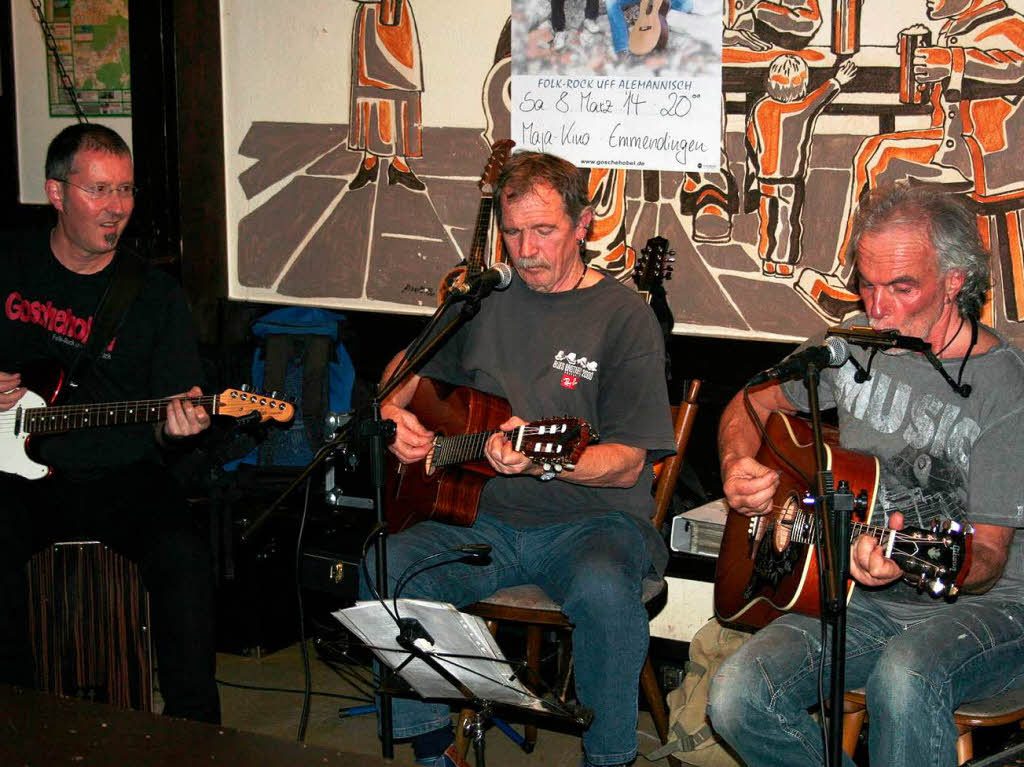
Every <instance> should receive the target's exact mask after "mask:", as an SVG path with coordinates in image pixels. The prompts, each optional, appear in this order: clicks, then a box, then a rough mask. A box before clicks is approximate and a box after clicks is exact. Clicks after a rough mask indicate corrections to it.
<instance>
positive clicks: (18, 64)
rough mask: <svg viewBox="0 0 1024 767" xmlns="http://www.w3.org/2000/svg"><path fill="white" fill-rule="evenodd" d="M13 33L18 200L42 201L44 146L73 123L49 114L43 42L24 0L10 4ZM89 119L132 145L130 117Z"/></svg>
mask: <svg viewBox="0 0 1024 767" xmlns="http://www.w3.org/2000/svg"><path fill="white" fill-rule="evenodd" d="M11 22H12V30H13V33H14V89H15V95H16V103H17V135H18V187H19V189H20V193H19V200H20V201H21V202H22V203H37V204H45V203H46V197H45V196H44V194H43V182H44V181H45V179H44V178H43V163H44V161H45V160H46V147H47V145H49V143H50V140H51V139H52V138H53V137H54V136H56V135H57V133H59V132H60V130H61V129H62V128H64V127H66V126H68V125H71V124H72V123H74V122H75V119H74V118H70V117H50V107H49V103H48V100H47V83H46V45H45V44H44V42H43V32H42V29H40V27H39V22H38V21H37V20H36V16H35V12H34V11H33V10H32V4H31V3H30V2H29V1H28V0H14V1H13V2H12V3H11ZM89 122H94V123H100V124H102V125H106V126H108V127H110V128H113V129H114V130H116V131H117V132H118V133H120V134H121V136H123V137H124V140H125V141H127V142H128V146H131V144H132V121H131V118H130V117H104V118H95V117H90V118H89Z"/></svg>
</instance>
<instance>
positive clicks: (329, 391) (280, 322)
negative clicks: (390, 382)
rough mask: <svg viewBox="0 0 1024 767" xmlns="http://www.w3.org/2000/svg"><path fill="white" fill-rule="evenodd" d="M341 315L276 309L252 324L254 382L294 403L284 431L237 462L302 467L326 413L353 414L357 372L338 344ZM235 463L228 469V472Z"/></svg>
mask: <svg viewBox="0 0 1024 767" xmlns="http://www.w3.org/2000/svg"><path fill="white" fill-rule="evenodd" d="M344 319H345V316H344V315H343V314H339V313H337V312H331V311H328V310H326V309H312V308H306V307H287V308H284V309H275V310H274V311H272V312H269V313H268V314H265V315H263V316H262V317H260V318H259V319H258V320H256V322H254V323H253V326H252V333H253V335H254V336H255V337H256V338H257V339H259V340H260V343H259V344H258V345H257V347H256V350H255V351H254V352H253V360H252V383H253V386H255V387H256V388H257V389H260V390H262V391H265V392H270V391H276V392H277V393H278V395H279V396H283V397H287V398H288V399H289V400H291V401H293V402H294V403H295V418H294V419H293V420H292V422H291V424H289V426H288V428H287V429H273V428H272V430H271V432H270V435H269V437H268V438H267V440H266V441H265V442H263V444H261V445H260V446H259V447H258V448H256V449H255V450H253V451H252V452H251V453H249V455H247V456H245V458H242V459H241V461H240V462H242V463H248V464H257V465H260V466H305V465H306V464H307V463H309V462H310V460H311V459H312V458H313V454H314V453H315V452H316V451H317V450H318V449H319V448H320V446H321V444H322V443H323V429H324V418H325V417H326V415H327V413H328V411H335V412H342V411H346V410H349V409H351V405H352V387H353V384H354V383H355V377H356V376H355V368H354V367H353V365H352V360H351V358H350V357H349V354H348V352H347V351H346V349H345V346H344V344H342V343H340V342H339V341H338V323H339V322H342V321H344ZM238 463H239V461H235V462H233V463H229V464H227V465H226V466H225V467H224V468H225V470H227V471H230V470H232V469H234V468H236V467H237V465H238Z"/></svg>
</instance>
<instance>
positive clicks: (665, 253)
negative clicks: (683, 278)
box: [633, 236, 676, 303]
mask: <svg viewBox="0 0 1024 767" xmlns="http://www.w3.org/2000/svg"><path fill="white" fill-rule="evenodd" d="M675 255H676V252H675V251H674V250H670V249H669V246H668V240H666V239H665V238H664V237H661V236H657V237H651V239H649V240H648V241H647V244H646V245H645V246H644V247H643V249H642V250H641V251H640V255H639V256H637V259H636V266H635V267H633V281H634V282H635V283H636V289H637V290H638V291H639V292H640V294H641V295H643V296H644V297H645V298H646V300H647V303H650V302H651V293H654V292H658V291H659V290H663V288H662V282H663V281H665V280H671V279H672V270H673V268H674V267H673V266H672V265H673V264H674V263H675V260H676V259H675Z"/></svg>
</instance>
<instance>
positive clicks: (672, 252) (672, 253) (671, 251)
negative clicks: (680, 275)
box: [668, 250, 676, 261]
mask: <svg viewBox="0 0 1024 767" xmlns="http://www.w3.org/2000/svg"><path fill="white" fill-rule="evenodd" d="M668 254H669V255H670V256H674V255H675V254H676V252H675V251H674V250H670V251H669V252H668ZM669 260H671V261H675V259H674V258H673V259H669Z"/></svg>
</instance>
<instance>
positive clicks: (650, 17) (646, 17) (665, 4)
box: [629, 0, 670, 56]
mask: <svg viewBox="0 0 1024 767" xmlns="http://www.w3.org/2000/svg"><path fill="white" fill-rule="evenodd" d="M669 7H670V6H669V0H640V12H639V13H638V14H637V17H636V22H635V23H634V24H633V28H632V29H631V30H630V31H629V52H630V53H632V54H633V55H634V56H646V55H647V54H648V53H650V52H651V51H653V50H655V49H658V50H660V49H662V48H664V47H665V45H666V44H667V43H668V21H667V19H666V18H665V17H666V16H667V15H668V11H669Z"/></svg>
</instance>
